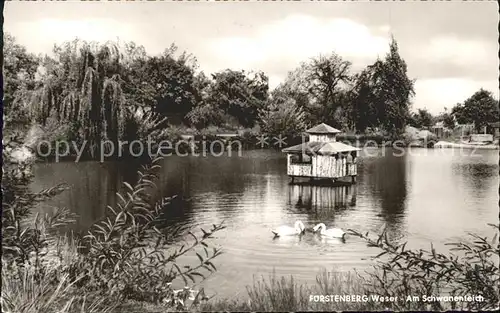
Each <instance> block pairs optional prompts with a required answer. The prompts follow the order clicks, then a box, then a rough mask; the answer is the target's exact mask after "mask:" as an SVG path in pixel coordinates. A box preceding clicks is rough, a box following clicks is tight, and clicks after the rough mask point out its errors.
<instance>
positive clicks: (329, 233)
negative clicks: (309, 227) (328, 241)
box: [313, 223, 346, 239]
mask: <svg viewBox="0 0 500 313" xmlns="http://www.w3.org/2000/svg"><path fill="white" fill-rule="evenodd" d="M318 230H319V233H320V235H322V236H325V237H330V238H342V239H344V237H345V235H346V232H344V231H343V230H342V229H340V228H330V229H326V225H325V224H323V223H319V224H318V225H316V226H314V228H313V231H314V232H317V231H318Z"/></svg>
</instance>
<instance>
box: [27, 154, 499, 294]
mask: <svg viewBox="0 0 500 313" xmlns="http://www.w3.org/2000/svg"><path fill="white" fill-rule="evenodd" d="M393 152H395V150H393V149H390V148H388V149H375V148H374V149H371V150H365V151H363V152H362V153H361V158H360V161H359V165H358V182H357V184H356V185H353V186H342V187H320V186H304V185H300V186H299V185H290V184H289V181H290V180H289V178H288V177H287V175H286V157H285V156H284V155H283V154H282V153H280V152H275V151H268V150H254V151H243V152H242V156H241V157H239V156H234V155H233V156H232V157H228V156H223V157H193V156H191V157H169V158H166V159H165V160H164V161H163V168H162V173H161V180H160V182H159V190H158V195H155V196H156V197H160V196H169V195H176V194H177V195H182V196H183V197H184V198H186V199H189V201H188V202H187V203H186V204H185V205H183V206H181V207H174V208H172V209H171V211H170V212H168V213H167V216H168V217H169V223H171V224H178V223H182V224H184V225H191V226H195V227H204V226H205V227H206V228H210V226H211V225H212V224H213V223H217V222H220V221H222V220H224V221H225V224H226V225H227V229H225V230H223V231H222V232H220V233H219V234H218V236H217V239H216V240H215V243H216V244H217V245H219V246H221V247H222V248H223V250H224V252H225V253H224V254H223V255H221V256H219V257H218V258H217V259H216V261H215V265H216V266H217V268H218V272H217V273H216V274H214V275H213V276H212V277H210V278H209V279H208V281H206V282H205V285H206V289H207V290H208V292H211V293H212V294H213V293H217V294H218V295H219V296H222V297H234V296H238V295H244V294H245V287H246V286H247V285H250V284H252V282H253V279H254V277H256V278H260V277H262V276H264V277H266V278H268V277H269V275H270V274H271V273H272V272H273V271H274V272H275V273H276V274H277V275H279V276H282V275H286V276H289V275H293V276H294V278H296V279H297V280H299V281H302V282H306V283H309V284H312V283H314V280H315V277H316V274H317V273H318V272H319V271H320V270H321V269H323V268H326V269H327V270H335V271H349V270H352V269H357V270H363V269H366V268H367V267H368V266H369V265H370V264H372V262H373V261H371V260H370V259H369V258H370V256H374V255H376V254H377V253H378V251H377V250H374V248H369V247H367V245H366V243H364V242H362V241H361V240H360V239H357V238H354V237H352V236H351V237H347V239H346V241H345V243H342V242H340V241H338V240H335V239H330V240H321V239H318V238H317V237H315V236H313V235H312V234H306V235H305V236H304V237H302V238H301V239H300V240H299V238H282V239H277V240H273V236H272V234H271V232H270V230H271V229H272V228H273V227H275V226H280V225H290V226H292V225H293V224H294V222H295V221H296V220H301V221H303V223H304V224H305V225H306V227H312V226H314V225H315V224H316V223H319V222H323V223H325V224H326V225H327V227H341V228H344V229H348V228H350V229H355V230H359V231H361V232H363V233H365V232H367V231H369V232H370V233H374V232H375V233H376V232H379V231H381V228H382V227H384V225H386V226H387V228H388V230H389V234H390V237H391V238H393V239H394V240H397V241H400V240H404V241H408V246H410V247H415V248H428V247H429V246H430V243H431V242H433V243H434V246H435V247H436V248H437V249H438V250H443V249H446V247H445V246H444V243H445V242H450V241H455V240H460V239H462V238H465V237H466V233H467V232H476V233H478V234H482V235H490V234H491V233H492V231H491V230H490V228H489V227H488V226H487V223H496V222H497V221H498V185H499V180H498V172H499V170H498V151H494V150H493V151H491V150H483V151H469V152H468V153H462V154H461V153H460V151H459V150H453V149H443V150H439V149H414V150H413V151H407V152H410V153H405V154H404V155H402V156H399V155H398V156H395V155H394V153H393ZM398 153H399V152H398ZM136 170H137V166H136V165H133V164H123V163H119V162H116V163H103V164H100V163H97V162H82V163H71V162H67V163H57V164H56V163H50V164H38V165H37V167H36V169H35V177H36V180H35V182H34V183H33V186H32V187H33V189H34V190H39V189H41V188H48V187H51V186H54V185H55V184H57V183H60V182H65V183H68V184H69V185H70V186H71V187H72V188H71V190H70V191H68V192H66V193H64V194H61V195H59V196H58V197H57V198H55V199H53V200H52V201H51V202H50V203H48V204H44V205H43V206H40V207H39V208H38V209H39V210H41V211H44V212H50V211H51V210H53V208H52V207H51V206H60V207H67V208H70V209H71V210H73V212H75V213H77V214H78V215H79V216H80V219H79V221H78V226H79V227H80V228H84V227H85V226H87V225H89V224H90V223H92V222H93V221H95V220H97V219H99V218H100V217H101V216H102V214H103V213H104V210H105V207H106V205H107V204H114V203H115V201H116V198H115V193H116V192H117V191H119V190H120V186H121V183H122V182H123V181H133V180H134V179H135V177H136V176H135V172H136ZM192 257H193V258H196V256H194V255H193V256H192Z"/></svg>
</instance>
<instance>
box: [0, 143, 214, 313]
mask: <svg viewBox="0 0 500 313" xmlns="http://www.w3.org/2000/svg"><path fill="white" fill-rule="evenodd" d="M18 139H19V138H13V140H4V149H3V151H2V152H3V158H4V164H3V168H2V169H3V180H2V193H3V195H4V197H3V203H2V204H3V208H4V214H3V215H2V234H3V236H2V296H1V303H2V311H3V312H21V313H22V312H74V311H75V310H78V311H80V310H81V311H82V312H105V311H108V310H112V309H113V308H114V307H116V306H117V305H118V304H119V303H123V302H126V301H131V300H135V301H143V302H149V303H153V304H156V305H159V306H161V307H163V308H164V309H174V310H182V309H185V308H186V306H187V304H188V303H187V300H188V298H191V299H192V300H194V302H195V303H196V302H199V301H200V300H201V298H202V297H203V292H202V290H201V291H200V292H199V293H196V292H194V291H193V290H192V289H191V287H189V286H188V285H189V284H195V283H196V282H197V281H200V280H203V279H204V278H206V276H207V274H210V273H213V272H214V271H215V270H216V267H215V265H214V264H213V263H212V261H213V260H214V258H216V257H217V256H218V255H220V254H221V250H220V249H219V248H216V247H210V246H209V244H210V239H212V238H213V234H214V233H216V232H218V231H220V230H222V229H223V228H224V226H222V225H213V226H212V228H211V229H210V230H208V231H205V230H203V229H202V230H201V234H195V233H193V232H191V231H190V230H189V229H185V228H175V229H165V228H161V225H164V223H162V216H163V215H162V212H163V210H165V209H168V207H169V203H170V200H171V198H165V199H161V200H160V201H158V202H155V201H153V200H152V199H150V198H149V196H148V194H149V191H151V189H152V188H156V186H155V184H154V181H155V180H156V178H157V176H156V173H155V171H156V170H157V169H158V168H159V165H158V164H157V163H158V162H159V159H155V160H153V161H152V162H151V164H150V165H147V166H145V170H144V171H143V172H139V180H138V182H137V184H136V185H135V186H131V185H129V184H127V183H125V188H126V192H124V193H121V194H118V198H119V201H118V204H117V205H116V206H115V207H110V206H108V210H107V211H108V214H107V215H106V216H105V217H104V219H103V220H101V221H98V222H96V223H95V224H93V225H92V226H91V227H90V229H89V230H88V231H87V232H86V234H84V236H71V237H70V236H69V235H61V232H60V230H61V228H62V227H65V226H68V225H69V224H71V223H72V222H73V221H74V219H75V217H74V216H73V215H72V214H70V213H69V211H68V210H66V209H58V210H57V211H56V212H55V213H54V214H52V215H44V216H41V215H36V216H35V217H34V218H33V216H32V214H31V210H32V209H33V208H34V206H35V205H36V204H37V203H40V202H42V201H44V200H46V199H48V198H51V197H53V196H55V195H57V194H58V193H60V192H62V191H64V190H65V189H66V187H65V186H57V187H54V188H50V189H48V190H43V191H41V192H39V193H31V192H30V191H29V189H28V187H27V186H28V184H29V182H30V181H31V178H32V172H31V166H32V160H29V159H26V160H21V159H19V157H18V156H19V153H17V154H16V153H15V152H16V151H19V149H21V150H22V149H26V147H25V146H22V145H20V144H19V140H18ZM174 242H177V243H178V242H181V243H183V244H182V245H180V246H179V247H177V246H175V245H174ZM200 249H201V250H200ZM188 253H195V254H196V256H197V257H198V261H199V262H198V264H184V262H183V261H181V260H179V258H180V257H181V256H183V255H186V254H188ZM179 279H182V282H183V283H184V285H185V286H186V288H184V289H181V290H174V288H173V286H172V283H175V281H178V280H179ZM194 293H195V294H196V295H194Z"/></svg>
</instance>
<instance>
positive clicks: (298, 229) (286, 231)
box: [271, 221, 306, 237]
mask: <svg viewBox="0 0 500 313" xmlns="http://www.w3.org/2000/svg"><path fill="white" fill-rule="evenodd" d="M305 230H306V228H305V227H304V224H303V223H302V222H301V221H296V222H295V227H290V226H280V227H278V228H276V229H273V230H271V232H272V233H273V234H274V236H275V237H281V236H293V235H301V234H303V233H304V232H305Z"/></svg>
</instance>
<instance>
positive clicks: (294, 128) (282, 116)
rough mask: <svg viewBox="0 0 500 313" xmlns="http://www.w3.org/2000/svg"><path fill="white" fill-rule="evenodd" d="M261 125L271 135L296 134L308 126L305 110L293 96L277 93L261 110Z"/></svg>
mask: <svg viewBox="0 0 500 313" xmlns="http://www.w3.org/2000/svg"><path fill="white" fill-rule="evenodd" d="M259 119H260V126H261V129H262V131H263V132H264V133H267V134H271V135H276V136H278V135H282V136H287V137H288V136H296V135H297V134H300V133H301V132H302V131H304V130H305V129H306V127H307V124H306V120H305V112H304V110H303V109H302V107H300V106H299V105H297V102H296V101H295V100H294V99H293V98H286V97H283V96H280V95H275V96H274V97H273V98H272V99H271V100H270V103H269V105H268V107H267V108H265V109H263V110H260V112H259Z"/></svg>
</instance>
